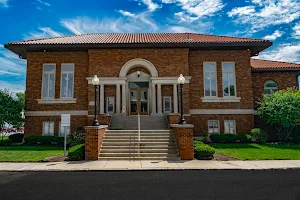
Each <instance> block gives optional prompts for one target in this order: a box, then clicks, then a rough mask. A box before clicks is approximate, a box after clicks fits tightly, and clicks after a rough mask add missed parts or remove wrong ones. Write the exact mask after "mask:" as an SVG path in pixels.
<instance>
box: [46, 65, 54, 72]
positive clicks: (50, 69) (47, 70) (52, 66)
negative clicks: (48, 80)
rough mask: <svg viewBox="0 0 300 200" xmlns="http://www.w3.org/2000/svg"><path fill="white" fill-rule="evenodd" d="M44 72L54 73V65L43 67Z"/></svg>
mask: <svg viewBox="0 0 300 200" xmlns="http://www.w3.org/2000/svg"><path fill="white" fill-rule="evenodd" d="M44 72H47V73H48V72H52V73H55V65H44Z"/></svg>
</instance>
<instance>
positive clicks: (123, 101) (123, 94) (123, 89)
mask: <svg viewBox="0 0 300 200" xmlns="http://www.w3.org/2000/svg"><path fill="white" fill-rule="evenodd" d="M123 108H125V109H126V87H125V84H123V85H122V110H123ZM126 113H127V109H126Z"/></svg>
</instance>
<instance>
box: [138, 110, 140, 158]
mask: <svg viewBox="0 0 300 200" xmlns="http://www.w3.org/2000/svg"><path fill="white" fill-rule="evenodd" d="M140 142H141V118H140V114H138V156H139V158H140V146H141V143H140Z"/></svg>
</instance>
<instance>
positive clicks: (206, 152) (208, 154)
mask: <svg viewBox="0 0 300 200" xmlns="http://www.w3.org/2000/svg"><path fill="white" fill-rule="evenodd" d="M215 152H216V151H215V149H214V148H213V147H211V146H209V145H207V144H204V143H203V142H202V141H200V140H194V157H195V158H196V159H198V160H211V159H213V157H214V153H215Z"/></svg>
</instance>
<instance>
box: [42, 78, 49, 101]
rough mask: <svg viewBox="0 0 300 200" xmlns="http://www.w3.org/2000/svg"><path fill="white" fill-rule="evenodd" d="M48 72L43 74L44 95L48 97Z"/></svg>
mask: <svg viewBox="0 0 300 200" xmlns="http://www.w3.org/2000/svg"><path fill="white" fill-rule="evenodd" d="M48 77H49V76H48V74H44V76H43V97H48V81H49V80H48Z"/></svg>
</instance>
